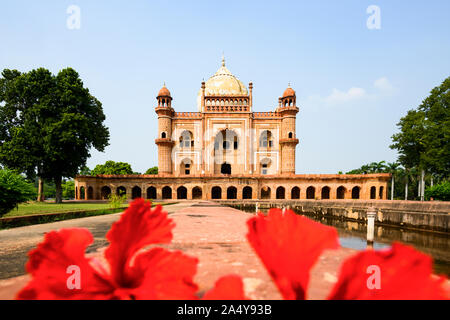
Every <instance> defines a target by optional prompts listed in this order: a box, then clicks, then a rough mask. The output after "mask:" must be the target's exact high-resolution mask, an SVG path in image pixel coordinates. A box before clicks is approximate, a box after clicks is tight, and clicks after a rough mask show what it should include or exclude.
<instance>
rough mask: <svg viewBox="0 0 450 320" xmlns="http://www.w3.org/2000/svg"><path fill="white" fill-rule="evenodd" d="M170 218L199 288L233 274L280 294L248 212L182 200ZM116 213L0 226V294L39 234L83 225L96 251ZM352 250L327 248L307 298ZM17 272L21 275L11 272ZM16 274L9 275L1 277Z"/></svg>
mask: <svg viewBox="0 0 450 320" xmlns="http://www.w3.org/2000/svg"><path fill="white" fill-rule="evenodd" d="M165 210H166V211H168V212H169V214H170V217H171V218H173V219H174V221H175V223H176V227H175V229H174V239H173V241H172V243H171V244H170V245H167V247H168V248H169V249H172V250H182V251H184V252H185V253H187V254H189V255H192V256H196V257H198V258H199V260H200V262H199V265H198V272H197V275H196V278H195V281H196V283H197V284H198V285H199V287H200V288H199V290H200V292H205V291H206V290H208V289H210V288H211V287H212V286H213V284H214V282H215V281H216V280H217V278H219V277H220V276H222V275H226V274H230V273H235V274H239V275H240V276H241V277H242V278H243V279H244V285H245V291H246V294H247V296H249V297H250V298H252V299H279V298H281V297H280V295H279V293H278V291H277V289H276V287H275V286H274V284H273V283H272V281H271V280H270V276H269V275H268V274H267V272H266V270H265V268H264V267H263V265H262V263H261V262H260V261H259V258H258V257H257V256H256V255H255V253H254V252H253V250H252V249H251V247H250V245H249V244H248V243H247V240H246V237H245V235H246V233H247V225H246V221H247V220H248V219H249V218H250V217H251V216H252V214H249V213H245V212H243V211H239V210H236V209H233V208H229V207H222V206H219V205H217V204H214V203H212V202H205V201H198V202H193V201H186V202H180V203H178V204H175V205H170V206H166V207H165ZM119 215H120V213H119V214H112V215H105V216H98V217H88V218H81V219H74V220H66V221H61V222H55V223H50V224H43V225H35V226H28V227H21V228H15V229H10V230H1V231H0V279H5V280H0V299H11V298H13V297H14V293H15V292H17V290H18V289H20V288H21V287H22V286H23V285H24V283H25V282H26V281H27V279H28V276H27V275H23V274H24V264H25V262H26V261H27V255H26V253H27V252H28V251H29V250H30V249H32V248H34V247H35V246H36V244H37V243H39V242H40V241H42V237H43V234H44V233H45V232H48V231H50V230H54V229H59V228H67V227H83V228H88V229H89V230H90V231H91V232H92V234H93V235H94V238H95V242H94V244H93V245H92V246H91V247H89V248H88V252H94V254H98V252H97V251H101V250H98V249H99V248H101V247H104V246H106V245H107V241H106V240H105V234H106V232H107V231H108V230H109V228H110V226H111V224H112V223H113V222H114V221H116V220H117V219H118V218H119ZM352 253H354V250H351V249H340V250H338V251H330V252H326V253H325V254H324V255H323V256H322V257H321V259H320V261H319V262H318V264H317V265H316V267H315V268H314V270H313V272H312V277H311V286H310V291H309V297H310V298H311V299H323V298H325V297H326V294H327V293H328V291H329V290H330V288H331V286H332V284H333V282H334V281H336V274H337V270H338V267H339V265H340V263H341V262H342V260H343V259H344V258H345V257H348V256H349V255H350V254H352ZM18 275H22V276H19V277H16V276H18ZM11 277H16V278H12V279H6V278H11Z"/></svg>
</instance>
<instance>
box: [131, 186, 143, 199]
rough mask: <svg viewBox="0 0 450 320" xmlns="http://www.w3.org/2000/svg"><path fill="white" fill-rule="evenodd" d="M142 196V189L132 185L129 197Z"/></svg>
mask: <svg viewBox="0 0 450 320" xmlns="http://www.w3.org/2000/svg"><path fill="white" fill-rule="evenodd" d="M137 198H142V190H141V188H140V187H138V186H134V187H133V188H132V189H131V199H137Z"/></svg>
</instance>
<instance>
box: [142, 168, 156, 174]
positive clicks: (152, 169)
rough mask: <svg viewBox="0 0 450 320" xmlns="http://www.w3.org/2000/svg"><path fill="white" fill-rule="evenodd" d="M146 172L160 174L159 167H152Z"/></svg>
mask: <svg viewBox="0 0 450 320" xmlns="http://www.w3.org/2000/svg"><path fill="white" fill-rule="evenodd" d="M145 174H158V167H151V168H149V169H148V170H147V171H145Z"/></svg>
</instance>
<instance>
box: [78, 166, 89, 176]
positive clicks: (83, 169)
mask: <svg viewBox="0 0 450 320" xmlns="http://www.w3.org/2000/svg"><path fill="white" fill-rule="evenodd" d="M91 173H92V171H91V169H89V168H88V167H87V166H83V167H81V168H80V171H79V172H78V174H80V175H82V176H90V175H91Z"/></svg>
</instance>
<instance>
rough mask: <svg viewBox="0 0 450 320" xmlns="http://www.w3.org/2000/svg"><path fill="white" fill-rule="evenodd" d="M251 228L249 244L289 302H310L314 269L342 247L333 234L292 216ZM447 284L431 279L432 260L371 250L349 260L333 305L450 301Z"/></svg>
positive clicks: (404, 251) (409, 251) (253, 222)
mask: <svg viewBox="0 0 450 320" xmlns="http://www.w3.org/2000/svg"><path fill="white" fill-rule="evenodd" d="M248 228H249V233H248V235H247V237H248V240H249V241H250V244H251V245H252V246H253V248H254V249H255V252H256V253H257V254H258V256H259V257H260V259H261V261H262V262H263V264H264V265H265V267H266V269H267V271H268V272H269V274H270V275H271V276H272V278H273V280H274V281H275V283H276V285H277V286H278V288H279V290H280V292H281V293H282V295H283V297H284V298H285V299H306V297H307V296H306V290H307V287H308V281H309V275H310V270H311V268H312V266H313V265H314V263H315V262H316V261H317V259H318V257H319V256H320V255H321V254H322V252H323V251H324V250H326V249H336V248H338V247H339V244H338V235H337V232H336V230H335V229H334V228H331V227H327V226H324V225H322V224H320V223H317V222H314V221H312V220H310V219H308V218H305V217H303V216H300V215H297V214H295V213H294V212H293V211H291V210H286V211H284V212H282V211H281V210H280V209H271V210H269V213H268V215H267V216H264V215H263V214H261V213H260V214H258V216H257V217H254V218H251V219H250V220H249V221H248ZM376 272H378V274H375V273H376ZM377 276H379V283H376V280H377V279H375V278H374V277H377ZM446 282H447V280H446V278H445V277H443V276H442V277H438V276H435V275H433V274H432V259H431V258H430V257H429V256H427V255H425V254H423V253H421V252H419V251H417V250H416V249H414V248H412V247H410V246H406V245H403V244H400V243H394V244H393V246H392V248H391V249H389V250H381V251H373V250H366V251H363V252H360V253H357V254H356V255H354V256H352V257H350V258H348V259H347V260H346V261H345V262H344V263H343V265H342V267H341V272H340V275H339V278H338V281H337V283H336V284H335V286H334V288H333V290H332V292H331V293H330V295H329V299H339V300H342V299H385V300H388V299H414V300H418V299H430V300H435V299H449V297H450V294H449V288H448V283H446Z"/></svg>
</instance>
